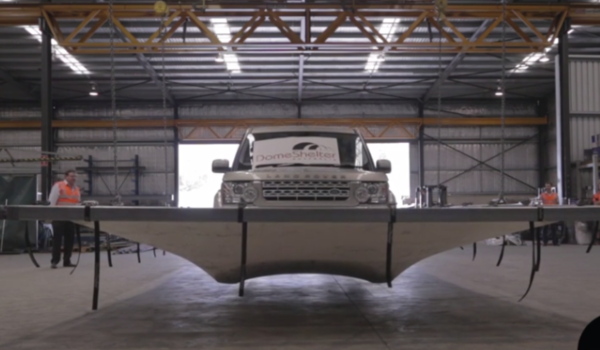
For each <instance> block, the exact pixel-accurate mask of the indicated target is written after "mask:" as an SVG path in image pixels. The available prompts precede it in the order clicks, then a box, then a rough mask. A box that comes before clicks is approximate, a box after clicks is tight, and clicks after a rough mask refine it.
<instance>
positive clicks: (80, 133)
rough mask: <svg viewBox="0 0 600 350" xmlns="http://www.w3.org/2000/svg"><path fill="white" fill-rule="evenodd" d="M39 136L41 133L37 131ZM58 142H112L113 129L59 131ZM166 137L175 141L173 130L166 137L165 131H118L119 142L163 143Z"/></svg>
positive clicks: (170, 129)
mask: <svg viewBox="0 0 600 350" xmlns="http://www.w3.org/2000/svg"><path fill="white" fill-rule="evenodd" d="M36 133H37V134H39V132H37V131H36ZM57 136H58V137H57V140H56V142H58V143H61V142H78V143H79V142H87V143H93V142H112V141H113V131H112V129H59V130H58V133H57ZM165 136H166V139H167V141H173V137H174V135H173V129H172V128H167V133H166V135H165V133H164V131H163V129H117V141H118V142H141V141H147V142H162V141H164V138H165Z"/></svg>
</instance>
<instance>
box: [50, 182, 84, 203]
mask: <svg viewBox="0 0 600 350" xmlns="http://www.w3.org/2000/svg"><path fill="white" fill-rule="evenodd" d="M56 185H57V186H58V189H59V190H60V195H59V196H58V201H57V202H56V205H76V204H78V203H79V202H80V201H81V194H80V193H79V187H77V186H75V188H71V187H70V186H69V185H67V183H66V182H64V181H59V182H57V183H56V184H55V186H56Z"/></svg>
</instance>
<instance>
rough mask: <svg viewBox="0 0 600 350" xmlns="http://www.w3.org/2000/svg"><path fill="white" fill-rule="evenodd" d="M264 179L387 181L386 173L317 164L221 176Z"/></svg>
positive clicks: (247, 171) (249, 179) (229, 178)
mask: <svg viewBox="0 0 600 350" xmlns="http://www.w3.org/2000/svg"><path fill="white" fill-rule="evenodd" d="M265 180H313V181H314V180H334V181H339V180H342V181H373V182H387V181H388V178H387V175H386V174H383V173H378V172H373V171H365V170H360V169H343V168H334V167H318V166H291V167H279V168H275V167H266V168H259V169H254V170H245V171H233V172H229V173H227V174H225V175H224V176H223V181H265Z"/></svg>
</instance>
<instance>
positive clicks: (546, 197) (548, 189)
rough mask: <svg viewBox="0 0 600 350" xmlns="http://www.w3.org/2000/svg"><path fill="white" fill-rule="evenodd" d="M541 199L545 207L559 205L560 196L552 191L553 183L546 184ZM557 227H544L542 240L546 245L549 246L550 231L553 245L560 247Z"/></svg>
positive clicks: (552, 225) (551, 225)
mask: <svg viewBox="0 0 600 350" xmlns="http://www.w3.org/2000/svg"><path fill="white" fill-rule="evenodd" d="M540 197H541V199H542V203H544V205H558V195H557V194H556V191H553V190H552V183H551V182H546V186H545V188H544V191H543V192H542V193H541V194H540ZM557 226H558V225H557V224H550V225H545V226H543V227H542V239H543V241H544V245H548V231H550V234H551V235H552V244H553V245H559V242H558V237H557V234H556V230H557V229H558V227H557Z"/></svg>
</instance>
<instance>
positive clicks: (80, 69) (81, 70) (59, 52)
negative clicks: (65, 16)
mask: <svg viewBox="0 0 600 350" xmlns="http://www.w3.org/2000/svg"><path fill="white" fill-rule="evenodd" d="M23 28H25V30H26V31H27V32H28V33H29V34H31V35H32V36H33V37H34V38H36V39H37V41H39V42H42V32H41V31H40V28H39V27H38V26H24V27H23ZM52 50H53V51H54V55H55V56H56V57H58V58H59V59H60V60H61V61H63V63H64V64H66V65H67V66H69V68H71V70H73V71H74V72H75V73H77V74H90V71H88V70H87V69H86V68H85V67H84V66H83V65H82V64H81V63H80V62H79V61H78V60H77V59H76V58H75V57H73V55H71V54H70V53H69V52H67V50H65V49H64V48H63V47H62V46H60V45H58V43H57V42H56V40H54V39H52Z"/></svg>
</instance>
